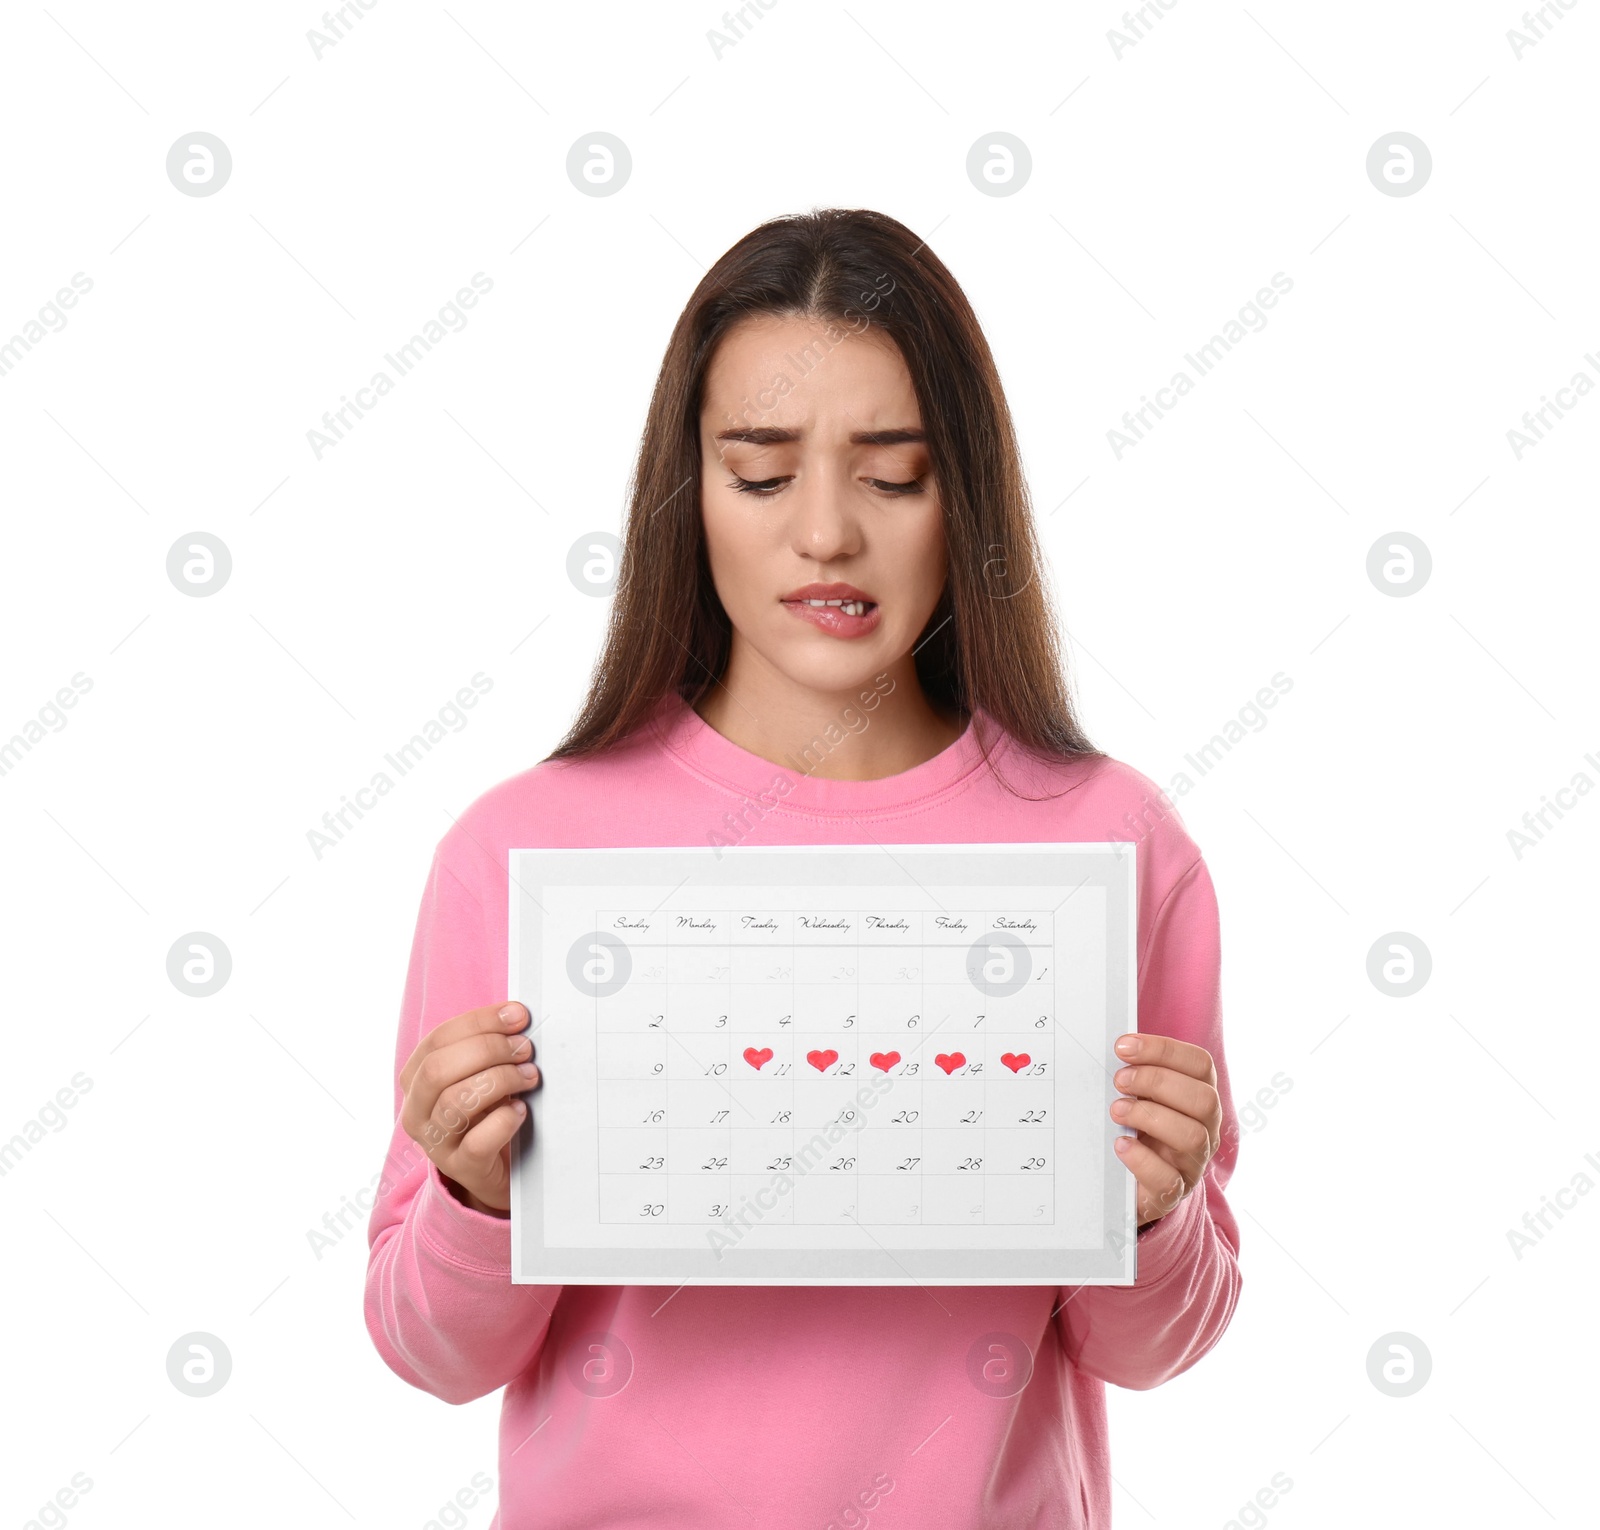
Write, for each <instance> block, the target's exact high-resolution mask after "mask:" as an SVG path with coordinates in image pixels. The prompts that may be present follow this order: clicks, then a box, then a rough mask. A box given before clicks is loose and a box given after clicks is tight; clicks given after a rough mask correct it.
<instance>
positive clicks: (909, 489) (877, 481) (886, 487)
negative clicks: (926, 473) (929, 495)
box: [867, 478, 922, 494]
mask: <svg viewBox="0 0 1600 1530" xmlns="http://www.w3.org/2000/svg"><path fill="white" fill-rule="evenodd" d="M867 482H868V483H870V484H871V485H872V486H873V487H874V488H875V489H882V490H883V491H884V492H885V493H886V494H920V493H922V480H921V479H920V478H913V479H912V480H911V482H910V483H885V482H884V481H883V479H881V478H869V479H868V480H867Z"/></svg>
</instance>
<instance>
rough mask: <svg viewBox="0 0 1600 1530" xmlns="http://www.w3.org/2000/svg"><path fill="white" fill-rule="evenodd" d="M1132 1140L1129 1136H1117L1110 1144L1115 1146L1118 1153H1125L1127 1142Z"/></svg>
mask: <svg viewBox="0 0 1600 1530" xmlns="http://www.w3.org/2000/svg"><path fill="white" fill-rule="evenodd" d="M1132 1141H1133V1138H1131V1137H1118V1138H1117V1139H1116V1140H1115V1141H1114V1142H1113V1143H1112V1144H1111V1145H1112V1146H1113V1147H1114V1148H1116V1150H1117V1151H1118V1152H1119V1153H1126V1152H1127V1151H1128V1144H1129V1143H1130V1142H1132Z"/></svg>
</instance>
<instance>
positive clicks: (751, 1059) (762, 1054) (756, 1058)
mask: <svg viewBox="0 0 1600 1530" xmlns="http://www.w3.org/2000/svg"><path fill="white" fill-rule="evenodd" d="M744 1060H745V1061H746V1062H747V1063H749V1064H750V1066H751V1067H752V1068H755V1069H756V1070H757V1071H759V1070H760V1069H762V1068H764V1067H766V1065H767V1064H768V1063H769V1062H771V1061H772V1048H771V1047H762V1049H761V1050H760V1051H759V1052H758V1051H756V1049H755V1048H754V1047H746V1048H745V1049H744Z"/></svg>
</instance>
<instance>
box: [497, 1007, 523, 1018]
mask: <svg viewBox="0 0 1600 1530" xmlns="http://www.w3.org/2000/svg"><path fill="white" fill-rule="evenodd" d="M500 1018H501V1019H502V1020H504V1021H506V1022H507V1023H509V1022H510V1021H512V1020H520V1019H521V1018H522V1016H521V1014H520V1013H519V1006H517V1005H515V1004H507V1005H506V1006H505V1008H504V1009H502V1010H501V1011H500Z"/></svg>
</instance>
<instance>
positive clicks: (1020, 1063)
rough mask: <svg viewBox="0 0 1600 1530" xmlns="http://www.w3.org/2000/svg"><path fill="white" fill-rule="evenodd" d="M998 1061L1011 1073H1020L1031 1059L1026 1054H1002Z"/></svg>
mask: <svg viewBox="0 0 1600 1530" xmlns="http://www.w3.org/2000/svg"><path fill="white" fill-rule="evenodd" d="M1000 1061H1001V1062H1003V1063H1004V1064H1005V1065H1006V1067H1008V1068H1009V1069H1010V1070H1011V1071H1012V1072H1013V1073H1020V1072H1022V1070H1023V1069H1024V1068H1026V1067H1027V1066H1028V1064H1029V1063H1031V1062H1032V1061H1033V1059H1032V1058H1031V1057H1029V1056H1028V1054H1027V1053H1026V1052H1002V1053H1001V1054H1000Z"/></svg>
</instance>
